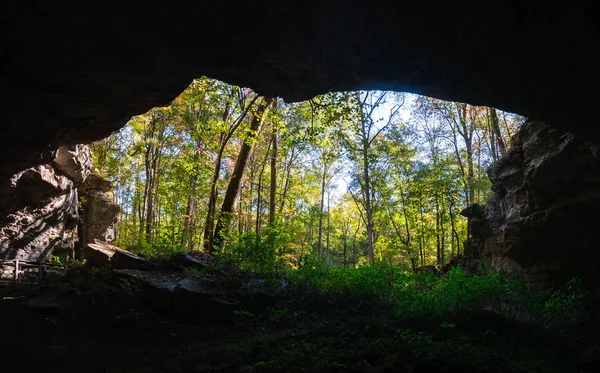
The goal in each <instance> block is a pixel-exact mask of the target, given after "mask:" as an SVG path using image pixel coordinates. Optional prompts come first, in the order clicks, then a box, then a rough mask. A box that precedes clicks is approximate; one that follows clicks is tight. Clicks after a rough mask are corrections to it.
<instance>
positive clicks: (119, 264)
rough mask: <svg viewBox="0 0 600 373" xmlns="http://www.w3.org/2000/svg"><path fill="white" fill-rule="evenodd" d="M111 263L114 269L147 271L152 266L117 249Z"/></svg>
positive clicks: (135, 256) (127, 252)
mask: <svg viewBox="0 0 600 373" xmlns="http://www.w3.org/2000/svg"><path fill="white" fill-rule="evenodd" d="M111 263H112V266H113V267H114V268H116V269H143V268H146V269H149V268H150V267H151V266H152V265H151V262H149V261H148V260H146V259H144V258H141V257H139V256H137V255H135V254H132V253H130V252H129V251H126V250H122V249H118V248H117V249H115V251H114V254H113V256H112V259H111Z"/></svg>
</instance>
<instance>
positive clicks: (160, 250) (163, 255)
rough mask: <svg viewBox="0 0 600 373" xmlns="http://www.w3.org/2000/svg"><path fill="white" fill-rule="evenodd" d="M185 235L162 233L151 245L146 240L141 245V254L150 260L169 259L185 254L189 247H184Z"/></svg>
mask: <svg viewBox="0 0 600 373" xmlns="http://www.w3.org/2000/svg"><path fill="white" fill-rule="evenodd" d="M182 241H183V234H181V233H165V232H163V233H161V234H160V235H159V236H158V237H156V238H155V239H154V241H153V242H152V243H151V244H149V243H147V242H146V241H145V240H144V241H142V243H141V250H139V252H140V253H142V254H144V255H145V256H147V257H149V258H154V259H168V258H170V257H172V256H173V255H175V254H178V253H182V252H184V251H185V250H186V249H187V247H186V246H185V245H182V244H181V242H182Z"/></svg>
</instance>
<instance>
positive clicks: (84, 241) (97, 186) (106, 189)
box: [76, 172, 120, 256]
mask: <svg viewBox="0 0 600 373" xmlns="http://www.w3.org/2000/svg"><path fill="white" fill-rule="evenodd" d="M78 191H79V201H80V203H79V208H80V215H81V222H80V225H79V238H80V243H79V244H80V247H81V248H84V247H85V246H86V245H88V244H90V243H94V242H95V241H96V240H100V241H103V242H108V243H110V242H113V241H114V239H115V236H116V224H117V216H118V213H119V211H120V208H119V205H117V204H116V203H114V194H113V191H112V187H111V183H110V181H108V180H105V179H104V178H102V177H101V176H100V175H98V174H97V173H95V172H92V173H91V174H90V175H89V176H88V177H87V179H86V180H85V182H84V183H83V184H82V185H81V186H80V187H79V189H78ZM76 254H77V255H78V256H79V255H80V253H76Z"/></svg>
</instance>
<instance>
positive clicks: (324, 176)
mask: <svg viewBox="0 0 600 373" xmlns="http://www.w3.org/2000/svg"><path fill="white" fill-rule="evenodd" d="M326 179H327V164H326V162H324V163H323V173H322V174H321V202H320V203H319V241H318V244H317V245H318V251H317V253H318V255H319V257H321V256H322V255H323V209H324V204H325V181H326Z"/></svg>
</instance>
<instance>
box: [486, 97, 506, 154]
mask: <svg viewBox="0 0 600 373" xmlns="http://www.w3.org/2000/svg"><path fill="white" fill-rule="evenodd" d="M488 113H489V118H490V127H491V132H492V137H493V139H494V142H495V143H496V145H498V153H499V154H498V155H499V156H503V155H504V153H506V143H505V142H504V139H503V138H502V131H500V122H499V120H498V113H497V112H496V109H494V108H488Z"/></svg>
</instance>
